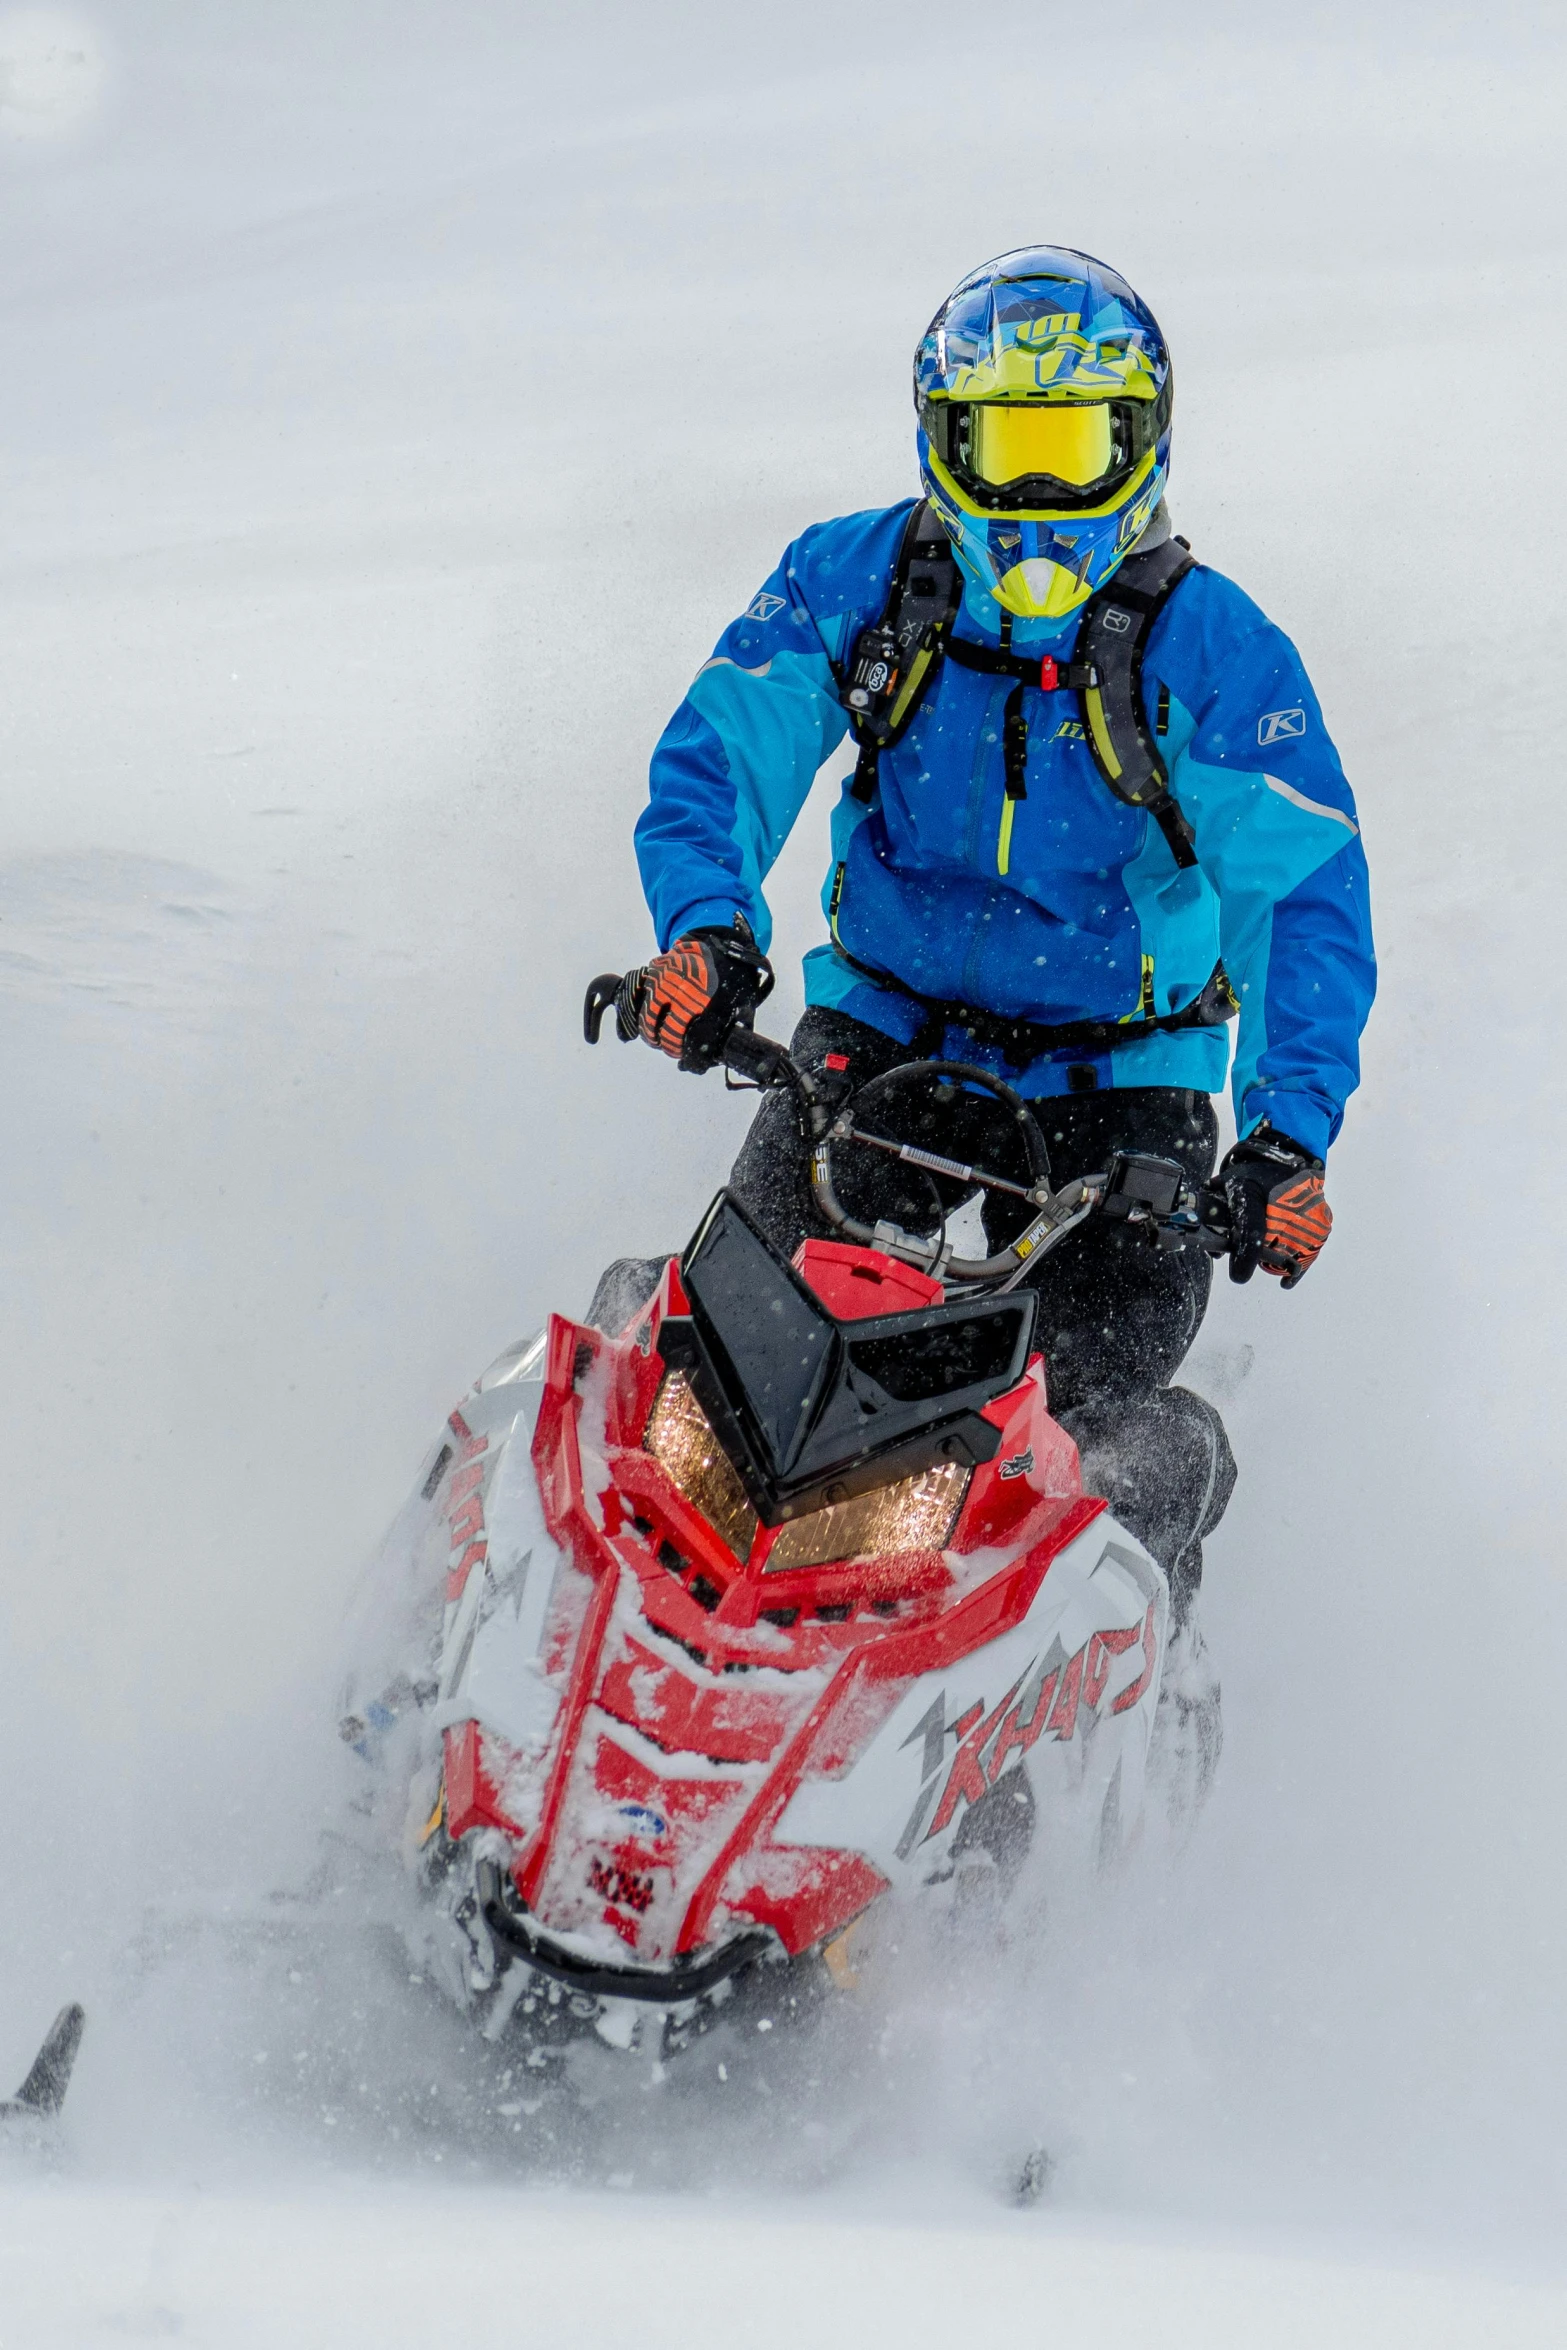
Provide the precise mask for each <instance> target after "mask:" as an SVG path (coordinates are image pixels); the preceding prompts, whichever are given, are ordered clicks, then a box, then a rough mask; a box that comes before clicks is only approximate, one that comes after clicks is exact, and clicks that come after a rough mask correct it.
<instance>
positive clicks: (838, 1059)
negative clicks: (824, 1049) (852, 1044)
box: [825, 1053, 849, 1076]
mask: <svg viewBox="0 0 1567 2350" xmlns="http://www.w3.org/2000/svg"><path fill="white" fill-rule="evenodd" d="M825 1065H826V1067H827V1068H829V1069H831V1071H832V1072H833V1074H834V1076H838V1075H840V1074H841V1072H842V1071H843V1070H845V1069H847V1067H848V1066H849V1056H848V1054H847V1053H829V1054H828V1055H827V1059H826V1064H825Z"/></svg>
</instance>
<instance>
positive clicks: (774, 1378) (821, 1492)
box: [660, 1192, 1035, 1526]
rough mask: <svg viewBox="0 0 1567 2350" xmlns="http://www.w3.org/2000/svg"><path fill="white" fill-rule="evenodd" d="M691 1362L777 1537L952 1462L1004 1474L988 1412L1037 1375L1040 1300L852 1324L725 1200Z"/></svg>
mask: <svg viewBox="0 0 1567 2350" xmlns="http://www.w3.org/2000/svg"><path fill="white" fill-rule="evenodd" d="M681 1278H682V1280H683V1282H684V1285H685V1290H686V1295H687V1297H688V1298H689V1300H690V1304H691V1320H690V1324H689V1326H688V1327H689V1333H690V1346H689V1352H688V1353H687V1354H686V1355H685V1356H684V1357H681V1356H680V1349H681V1347H682V1345H683V1343H684V1342H683V1340H682V1338H681V1335H680V1333H679V1332H677V1331H676V1330H674V1329H673V1327H672V1325H671V1324H670V1323H669V1322H667V1321H666V1322H665V1324H664V1325H663V1331H662V1333H661V1337H660V1345H661V1349H662V1350H663V1351H664V1353H665V1356H666V1360H670V1361H673V1360H675V1359H677V1358H678V1359H683V1360H685V1361H686V1363H687V1364H688V1367H689V1369H690V1371H691V1377H692V1384H693V1387H694V1389H695V1391H696V1394H697V1396H698V1399H699V1401H700V1402H701V1405H702V1408H703V1410H704V1411H705V1412H706V1413H707V1416H708V1418H709V1420H710V1421H711V1423H712V1425H713V1428H714V1430H715V1431H716V1433H717V1435H718V1438H719V1441H720V1443H721V1444H722V1445H723V1447H724V1449H725V1451H726V1452H727V1453H728V1454H729V1456H730V1458H731V1460H732V1461H733V1463H734V1466H735V1467H736V1469H738V1471H739V1473H740V1476H741V1480H742V1482H743V1483H744V1485H745V1488H746V1491H747V1494H748V1496H749V1498H750V1501H751V1503H752V1506H753V1507H754V1508H755V1510H756V1512H757V1514H758V1516H759V1517H760V1518H761V1520H762V1522H763V1524H764V1525H774V1526H775V1525H778V1524H780V1523H782V1521H783V1520H785V1519H787V1518H793V1517H797V1516H799V1515H800V1514H801V1513H802V1512H803V1511H805V1510H807V1509H813V1508H816V1507H817V1506H819V1505H820V1503H821V1502H822V1501H824V1500H825V1501H829V1502H831V1501H841V1500H845V1499H847V1498H848V1497H849V1496H850V1495H851V1494H855V1493H863V1492H867V1491H869V1490H870V1489H871V1488H872V1487H874V1486H876V1485H880V1484H884V1483H886V1482H887V1481H888V1480H889V1479H891V1478H893V1477H896V1476H907V1475H908V1474H910V1472H911V1471H917V1470H920V1469H925V1468H931V1467H934V1466H936V1465H937V1464H938V1463H939V1462H942V1461H958V1462H967V1463H968V1464H969V1465H970V1466H974V1465H977V1464H978V1462H980V1461H983V1460H989V1459H990V1458H991V1456H992V1454H993V1453H994V1451H995V1449H996V1445H997V1443H998V1442H999V1431H998V1430H997V1429H996V1428H995V1427H994V1426H992V1424H991V1423H990V1422H989V1421H987V1420H983V1419H981V1418H980V1416H979V1415H980V1413H981V1411H982V1410H983V1407H984V1406H985V1405H986V1404H987V1403H989V1402H990V1401H992V1399H993V1398H994V1397H996V1396H998V1395H1001V1394H1003V1393H1005V1391H1006V1390H1007V1389H1008V1388H1009V1387H1013V1386H1015V1385H1016V1384H1017V1382H1018V1380H1019V1379H1021V1378H1022V1376H1023V1373H1024V1372H1025V1370H1026V1369H1027V1367H1028V1356H1029V1350H1030V1347H1031V1345H1032V1343H1033V1335H1034V1314H1035V1301H1034V1297H1033V1294H1032V1293H1031V1292H1027V1291H1025V1292H1024V1293H1023V1294H1022V1295H1020V1296H1015V1297H1003V1298H990V1299H986V1300H984V1301H982V1302H976V1303H974V1304H967V1303H958V1304H956V1305H937V1306H926V1307H921V1308H917V1309H915V1310H913V1311H910V1312H907V1313H901V1314H883V1315H877V1316H875V1317H874V1318H871V1319H867V1320H865V1321H858V1322H839V1321H837V1320H836V1319H835V1318H834V1316H833V1315H831V1314H830V1313H829V1312H828V1311H827V1308H826V1307H825V1306H824V1305H823V1304H822V1302H821V1300H820V1298H818V1297H817V1296H816V1295H815V1294H814V1292H813V1291H812V1290H811V1289H809V1288H808V1287H807V1285H806V1284H805V1282H804V1281H803V1280H802V1279H801V1278H800V1276H799V1274H798V1273H796V1272H795V1270H794V1268H793V1267H792V1266H791V1265H788V1264H786V1263H785V1262H784V1260H783V1258H782V1257H780V1256H779V1255H778V1254H777V1253H776V1251H775V1250H773V1249H772V1248H771V1247H770V1246H769V1245H768V1243H767V1241H766V1240H765V1239H764V1238H763V1236H762V1234H761V1233H760V1232H759V1231H758V1230H757V1229H756V1227H755V1226H754V1225H753V1224H752V1223H751V1221H750V1219H749V1217H748V1216H747V1215H746V1214H745V1211H744V1210H743V1209H742V1208H741V1206H740V1205H739V1202H738V1201H737V1200H735V1199H733V1198H732V1197H731V1196H730V1195H729V1194H728V1193H727V1192H721V1193H720V1194H719V1197H718V1198H717V1199H716V1200H715V1201H714V1203H713V1206H712V1207H711V1208H710V1209H709V1211H708V1214H707V1216H706V1217H705V1219H704V1220H703V1223H702V1225H701V1228H700V1229H699V1231H698V1233H697V1235H696V1238H695V1239H694V1240H693V1241H692V1243H691V1246H690V1248H689V1249H688V1250H687V1251H686V1255H685V1258H684V1261H683V1263H682V1265H681Z"/></svg>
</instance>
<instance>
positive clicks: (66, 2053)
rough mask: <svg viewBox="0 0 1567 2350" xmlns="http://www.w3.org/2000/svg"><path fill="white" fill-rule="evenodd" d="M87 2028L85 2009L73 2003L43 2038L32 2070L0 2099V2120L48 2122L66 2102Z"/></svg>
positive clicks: (64, 2009) (58, 2017)
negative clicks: (20, 2084) (19, 2085)
mask: <svg viewBox="0 0 1567 2350" xmlns="http://www.w3.org/2000/svg"><path fill="white" fill-rule="evenodd" d="M86 2027H87V2010H86V2009H85V2008H84V2007H82V2006H80V2005H79V2004H78V2003H77V2001H76V2000H74V1999H73V2000H72V2001H71V2003H70V2005H69V2006H68V2007H62V2008H61V2010H60V2012H59V2014H58V2015H57V2016H56V2017H55V2019H54V2022H53V2023H52V2024H51V2025H50V2026H49V2029H48V2031H47V2032H46V2033H45V2035H44V2044H43V2046H42V2047H41V2048H40V2049H39V2051H38V2054H37V2055H36V2056H35V2057H34V2059H33V2064H32V2070H31V2071H30V2072H29V2074H28V2076H27V2078H26V2080H25V2081H24V2082H23V2083H22V2086H21V2087H20V2089H18V2091H17V2092H16V2095H15V2096H14V2097H7V2098H5V2099H3V2100H0V2120H6V2121H15V2120H26V2121H50V2120H52V2119H53V2118H54V2116H55V2115H56V2114H57V2113H58V2112H59V2110H60V2108H61V2106H62V2105H63V2104H64V2103H65V2092H66V2090H67V2089H68V2088H69V2087H70V2085H71V2073H72V2070H73V2068H74V2066H75V2064H76V2052H77V2050H78V2049H79V2048H80V2046H81V2044H82V2033H83V2032H84V2031H85V2029H86Z"/></svg>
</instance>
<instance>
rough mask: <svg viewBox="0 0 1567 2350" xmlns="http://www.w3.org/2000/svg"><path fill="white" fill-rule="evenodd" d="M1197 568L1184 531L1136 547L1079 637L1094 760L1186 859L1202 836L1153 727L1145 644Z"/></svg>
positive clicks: (1179, 859) (1186, 862) (1193, 858)
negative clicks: (1173, 786)
mask: <svg viewBox="0 0 1567 2350" xmlns="http://www.w3.org/2000/svg"><path fill="white" fill-rule="evenodd" d="M1195 568H1196V558H1195V556H1194V555H1193V554H1192V553H1191V550H1190V549H1189V548H1188V547H1187V546H1186V545H1185V544H1184V543H1183V542H1182V541H1181V540H1180V539H1166V540H1165V542H1164V544H1163V545H1162V546H1159V547H1150V548H1149V550H1148V552H1147V553H1146V554H1143V555H1139V554H1131V555H1128V556H1127V557H1126V559H1125V560H1124V562H1122V564H1121V565H1120V567H1119V568H1118V569H1117V571H1116V572H1115V574H1114V576H1113V577H1112V578H1111V579H1110V581H1109V582H1108V584H1107V585H1106V586H1105V587H1103V588H1101V589H1100V591H1099V593H1098V594H1097V595H1096V596H1094V597H1093V598H1092V599H1091V601H1090V602H1089V605H1088V607H1087V610H1086V611H1085V612H1084V614H1083V625H1082V628H1081V629H1080V631H1079V632H1078V639H1077V659H1078V663H1079V664H1080V665H1083V666H1086V668H1087V669H1088V670H1089V671H1090V672H1091V675H1092V682H1091V683H1089V684H1085V685H1084V686H1083V688H1082V695H1083V718H1084V723H1085V726H1086V728H1087V732H1088V743H1089V748H1090V749H1091V750H1092V752H1093V754H1094V764H1095V765H1096V766H1097V768H1098V769H1099V772H1100V774H1101V775H1102V776H1103V777H1104V780H1105V782H1106V783H1107V784H1108V785H1109V786H1110V789H1111V790H1112V791H1113V792H1114V794H1115V796H1116V798H1117V799H1118V800H1123V801H1125V803H1126V805H1127V806H1128V807H1131V808H1146V809H1147V811H1148V813H1149V815H1150V816H1151V817H1152V818H1153V820H1154V822H1155V823H1156V824H1157V825H1158V827H1159V829H1160V831H1161V832H1162V833H1163V834H1164V837H1165V839H1166V840H1167V841H1168V843H1169V846H1170V854H1171V856H1172V857H1173V858H1174V859H1175V862H1176V863H1177V865H1180V866H1183V867H1189V866H1193V865H1195V864H1196V862H1197V848H1196V842H1195V839H1194V836H1193V833H1192V828H1191V826H1190V824H1189V823H1188V822H1187V820H1186V818H1185V816H1184V815H1183V814H1182V813H1181V809H1180V805H1179V803H1178V801H1177V800H1176V798H1175V796H1174V794H1173V793H1172V792H1171V790H1170V779H1169V776H1168V774H1167V773H1166V770H1165V766H1164V762H1163V760H1162V759H1161V758H1160V756H1159V752H1158V748H1157V746H1156V744H1155V741H1154V738H1153V736H1152V735H1151V734H1150V733H1149V731H1148V720H1147V715H1146V713H1145V711H1144V709H1143V647H1144V646H1145V645H1146V643H1147V641H1148V632H1149V630H1150V629H1151V628H1152V626H1153V624H1154V622H1155V620H1156V619H1157V618H1158V616H1159V614H1160V612H1161V611H1162V610H1163V608H1164V605H1165V602H1166V600H1167V599H1168V598H1169V596H1170V595H1171V594H1173V592H1174V590H1175V589H1176V588H1177V587H1178V586H1179V585H1180V582H1181V581H1182V580H1183V579H1184V578H1185V577H1186V574H1187V573H1188V571H1192V570H1194V569H1195Z"/></svg>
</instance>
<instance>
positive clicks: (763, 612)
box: [745, 589, 784, 620]
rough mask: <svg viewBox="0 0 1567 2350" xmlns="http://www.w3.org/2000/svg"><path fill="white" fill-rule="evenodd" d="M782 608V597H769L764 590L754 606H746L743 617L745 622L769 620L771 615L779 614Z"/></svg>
mask: <svg viewBox="0 0 1567 2350" xmlns="http://www.w3.org/2000/svg"><path fill="white" fill-rule="evenodd" d="M783 608H784V600H783V597H782V596H770V595H768V594H767V592H766V590H765V589H764V590H763V592H762V594H761V595H759V596H758V597H757V599H756V602H755V603H754V604H747V606H746V608H745V616H746V618H747V620H771V618H772V616H773V614H774V613H775V612H781V611H782V610H783Z"/></svg>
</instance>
